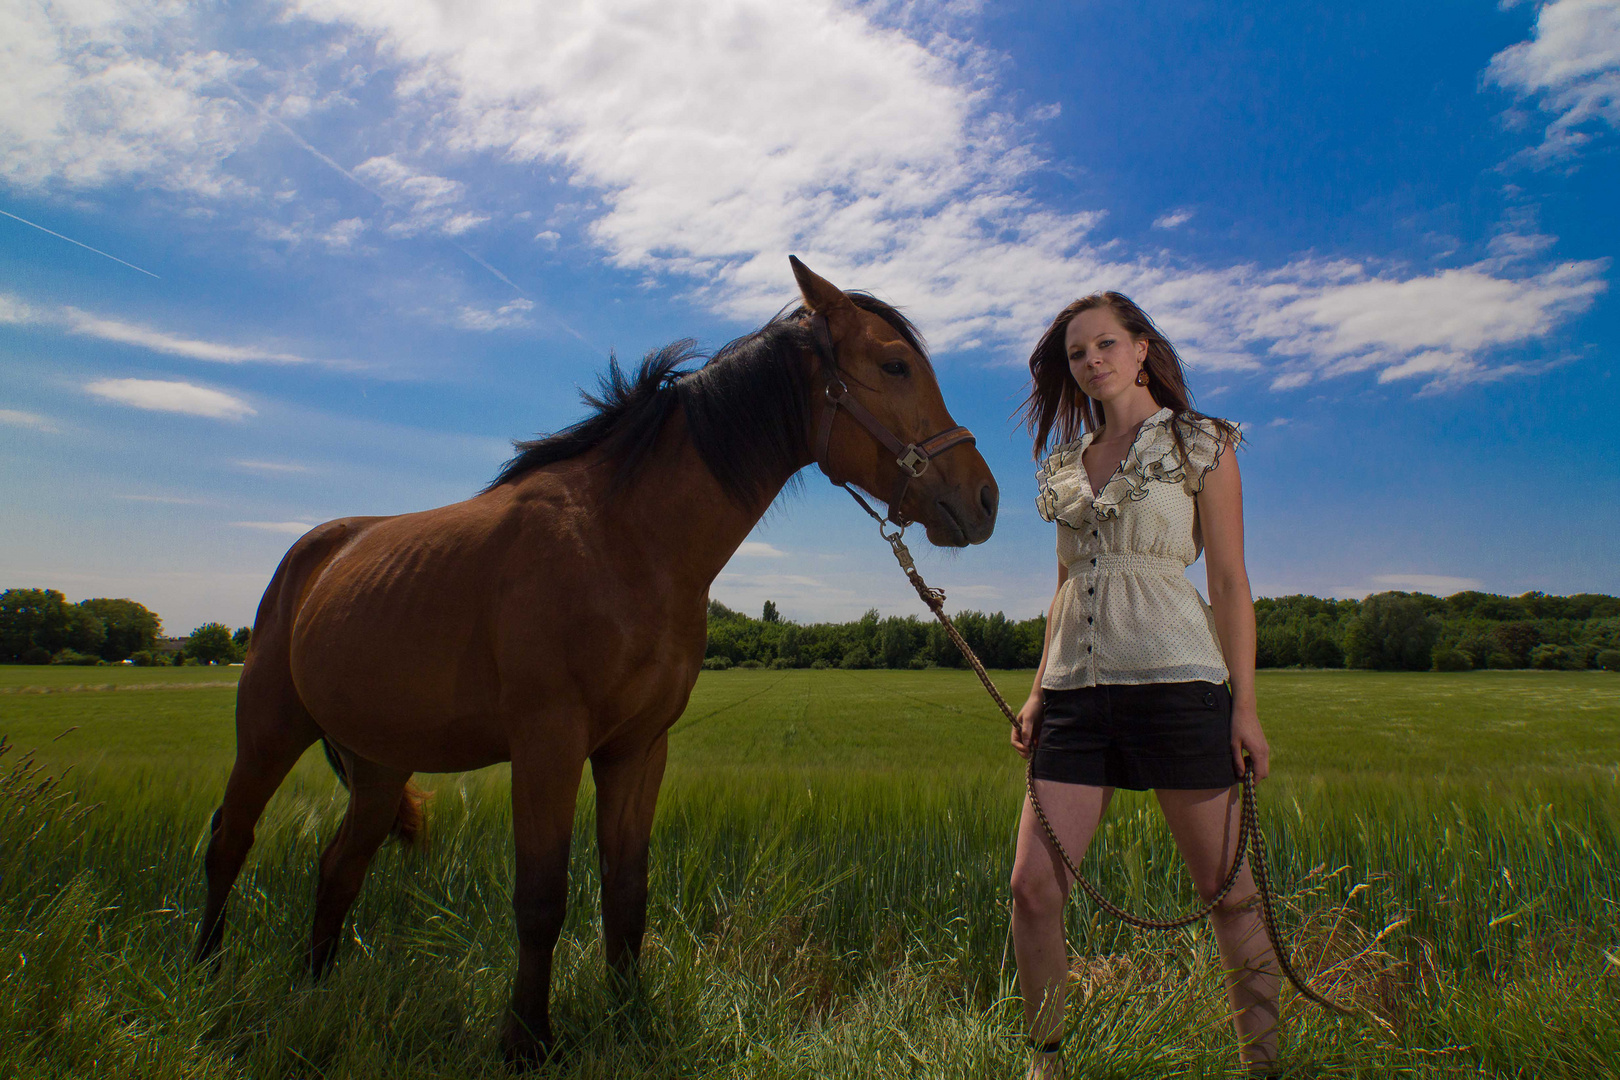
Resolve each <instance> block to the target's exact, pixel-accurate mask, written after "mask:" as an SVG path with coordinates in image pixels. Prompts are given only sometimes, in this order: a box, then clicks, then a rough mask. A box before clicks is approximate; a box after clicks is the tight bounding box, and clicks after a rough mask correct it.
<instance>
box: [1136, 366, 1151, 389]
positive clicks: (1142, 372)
mask: <svg viewBox="0 0 1620 1080" xmlns="http://www.w3.org/2000/svg"><path fill="white" fill-rule="evenodd" d="M1147 384H1148V374H1147V368H1145V367H1144V368H1137V369H1136V385H1137V386H1146V385H1147Z"/></svg>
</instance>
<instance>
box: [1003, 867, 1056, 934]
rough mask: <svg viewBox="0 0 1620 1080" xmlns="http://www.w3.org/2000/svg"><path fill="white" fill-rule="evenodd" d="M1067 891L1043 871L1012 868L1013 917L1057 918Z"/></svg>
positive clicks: (1049, 871)
mask: <svg viewBox="0 0 1620 1080" xmlns="http://www.w3.org/2000/svg"><path fill="white" fill-rule="evenodd" d="M1068 895H1069V891H1068V889H1067V888H1065V887H1064V883H1063V882H1062V881H1060V880H1058V879H1057V877H1056V876H1055V875H1053V873H1052V871H1051V870H1050V869H1048V868H1046V867H1039V866H1027V865H1025V864H1023V863H1018V864H1016V865H1014V866H1013V873H1012V899H1013V913H1014V914H1015V915H1016V916H1017V917H1018V918H1021V919H1036V920H1041V919H1050V918H1061V917H1062V915H1063V905H1064V903H1065V902H1066V901H1067V900H1068Z"/></svg>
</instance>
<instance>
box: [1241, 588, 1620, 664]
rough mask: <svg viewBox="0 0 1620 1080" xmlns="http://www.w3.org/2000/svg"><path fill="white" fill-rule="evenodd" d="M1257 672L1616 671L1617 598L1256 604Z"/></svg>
mask: <svg viewBox="0 0 1620 1080" xmlns="http://www.w3.org/2000/svg"><path fill="white" fill-rule="evenodd" d="M1254 615H1255V629H1256V632H1257V640H1256V648H1255V662H1256V663H1257V664H1258V665H1259V666H1260V667H1292V666H1300V667H1323V668H1346V667H1347V668H1363V669H1369V670H1376V671H1469V670H1472V669H1477V668H1498V669H1510V668H1543V669H1554V670H1564V671H1578V670H1583V669H1586V668H1603V669H1606V670H1609V671H1620V598H1617V597H1613V596H1605V595H1602V594H1598V593H1580V594H1577V595H1575V596H1548V595H1547V594H1545V593H1540V592H1528V593H1525V594H1523V595H1522V596H1498V595H1496V594H1494V593H1484V592H1475V591H1469V592H1460V593H1453V594H1452V595H1450V596H1448V597H1445V598H1444V599H1442V598H1440V597H1437V596H1430V595H1428V594H1427V593H1407V592H1383V593H1374V594H1373V595H1371V596H1369V597H1367V598H1366V599H1365V600H1321V599H1318V598H1317V597H1314V596H1280V597H1275V598H1268V599H1261V600H1256V601H1255V604H1254Z"/></svg>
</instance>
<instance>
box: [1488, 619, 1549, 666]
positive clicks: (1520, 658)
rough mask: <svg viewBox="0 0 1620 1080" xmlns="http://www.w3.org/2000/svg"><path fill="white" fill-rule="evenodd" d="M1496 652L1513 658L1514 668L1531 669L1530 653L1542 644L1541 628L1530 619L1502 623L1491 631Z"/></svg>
mask: <svg viewBox="0 0 1620 1080" xmlns="http://www.w3.org/2000/svg"><path fill="white" fill-rule="evenodd" d="M1491 637H1492V638H1494V639H1495V641H1496V651H1498V652H1503V653H1506V654H1507V655H1509V656H1511V657H1513V666H1514V667H1529V666H1530V652H1531V650H1532V649H1534V648H1535V647H1536V646H1537V645H1540V644H1541V640H1542V633H1541V627H1539V626H1537V625H1536V624H1535V623H1534V622H1531V621H1530V620H1528V619H1519V620H1517V621H1515V622H1507V623H1501V624H1500V625H1498V626H1496V627H1494V628H1493V629H1492V630H1491Z"/></svg>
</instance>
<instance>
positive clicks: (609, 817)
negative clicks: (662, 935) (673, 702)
mask: <svg viewBox="0 0 1620 1080" xmlns="http://www.w3.org/2000/svg"><path fill="white" fill-rule="evenodd" d="M668 753H669V738H668V736H667V735H666V734H665V733H664V732H660V733H659V734H658V735H657V737H656V738H654V739H653V740H652V741H651V742H650V743H648V742H645V741H638V742H636V743H633V744H632V745H630V746H628V747H626V748H623V749H618V750H614V749H610V748H607V747H604V748H602V749H601V750H598V751H597V752H596V753H595V754H593V755H592V756H591V775H592V777H593V778H594V779H595V781H596V846H597V851H598V854H599V857H600V859H601V866H602V949H603V952H604V953H605V954H606V956H607V963H608V970H609V971H610V972H613V973H614V974H616V975H618V976H619V978H620V980H621V982H622V983H623V984H625V985H628V984H629V983H630V982H631V981H633V980H634V978H635V973H636V961H637V959H638V958H639V957H640V956H641V938H642V935H643V934H644V933H645V932H646V929H647V846H648V841H649V839H650V837H651V836H652V825H653V812H654V810H655V809H656V808H657V806H658V785H659V784H660V783H661V782H662V781H663V779H664V762H665V760H666V759H667V757H668Z"/></svg>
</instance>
